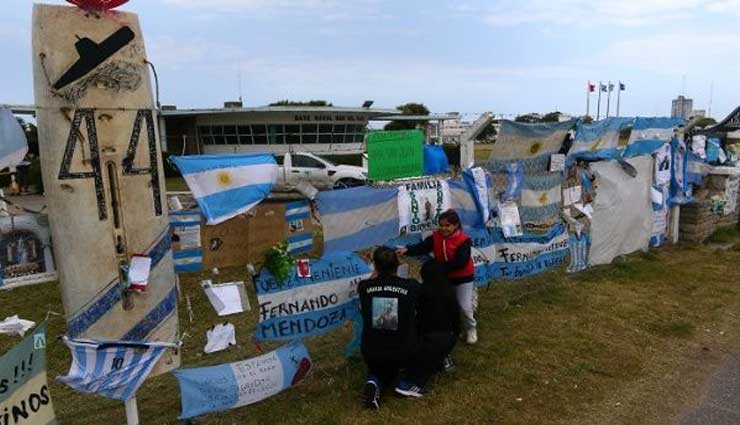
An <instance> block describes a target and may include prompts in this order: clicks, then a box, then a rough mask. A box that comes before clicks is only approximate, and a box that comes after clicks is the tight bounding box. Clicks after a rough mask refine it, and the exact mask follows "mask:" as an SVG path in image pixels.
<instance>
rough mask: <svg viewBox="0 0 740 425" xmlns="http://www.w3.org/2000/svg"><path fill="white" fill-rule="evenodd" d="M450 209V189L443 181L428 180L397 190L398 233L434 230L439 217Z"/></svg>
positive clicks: (411, 183) (410, 183)
mask: <svg viewBox="0 0 740 425" xmlns="http://www.w3.org/2000/svg"><path fill="white" fill-rule="evenodd" d="M448 209H450V188H449V186H448V184H447V181H445V180H437V179H428V180H421V181H414V182H409V183H406V184H404V185H402V186H400V187H399V188H398V218H399V232H400V234H402V235H403V234H406V233H419V232H423V231H427V230H434V228H435V227H437V224H438V219H439V215H440V214H441V213H443V212H445V211H447V210H448Z"/></svg>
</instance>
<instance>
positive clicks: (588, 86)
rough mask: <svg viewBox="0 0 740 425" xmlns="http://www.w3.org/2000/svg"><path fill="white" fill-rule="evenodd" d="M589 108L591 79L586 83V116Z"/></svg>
mask: <svg viewBox="0 0 740 425" xmlns="http://www.w3.org/2000/svg"><path fill="white" fill-rule="evenodd" d="M590 109H591V81H589V82H588V84H587V85H586V116H588V113H589V112H590Z"/></svg>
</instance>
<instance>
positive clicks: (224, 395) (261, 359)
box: [174, 342, 312, 419]
mask: <svg viewBox="0 0 740 425" xmlns="http://www.w3.org/2000/svg"><path fill="white" fill-rule="evenodd" d="M311 367H312V362H311V356H310V355H309V354H308V350H307V349H306V346H305V345H303V343H300V342H294V343H291V344H289V345H286V346H283V347H280V348H278V349H277V350H274V351H270V352H269V353H265V354H263V355H261V356H258V357H254V358H251V359H247V360H242V361H239V362H234V363H227V364H222V365H218V366H208V367H198V368H192V369H178V370H176V371H175V372H174V373H175V377H176V378H177V382H178V384H180V393H181V394H182V400H181V401H182V414H181V415H180V417H179V418H178V419H188V418H192V417H195V416H200V415H204V414H206V413H210V412H220V411H224V410H229V409H234V408H237V407H241V406H246V405H249V404H253V403H256V402H258V401H260V400H264V399H266V398H268V397H271V396H273V395H275V394H277V393H279V392H281V391H283V390H285V389H287V388H290V387H292V386H293V385H296V384H297V383H299V382H300V381H301V380H302V379H303V378H305V377H306V375H307V374H308V373H309V372H310V371H311Z"/></svg>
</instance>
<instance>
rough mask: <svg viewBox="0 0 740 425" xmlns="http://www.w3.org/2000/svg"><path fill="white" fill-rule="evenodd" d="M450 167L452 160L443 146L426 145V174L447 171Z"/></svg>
mask: <svg viewBox="0 0 740 425" xmlns="http://www.w3.org/2000/svg"><path fill="white" fill-rule="evenodd" d="M449 169H450V162H449V160H448V159H447V154H446V153H445V150H444V149H443V148H442V146H431V145H425V146H424V175H425V176H430V175H432V174H438V173H446V172H447V171H449Z"/></svg>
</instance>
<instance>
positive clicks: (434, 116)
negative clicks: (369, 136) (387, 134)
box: [374, 111, 460, 121]
mask: <svg viewBox="0 0 740 425" xmlns="http://www.w3.org/2000/svg"><path fill="white" fill-rule="evenodd" d="M395 112H396V113H400V112H399V111H395ZM374 119H375V120H377V121H446V120H459V119H460V116H459V115H454V114H429V115H391V116H380V117H376V118H374Z"/></svg>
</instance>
